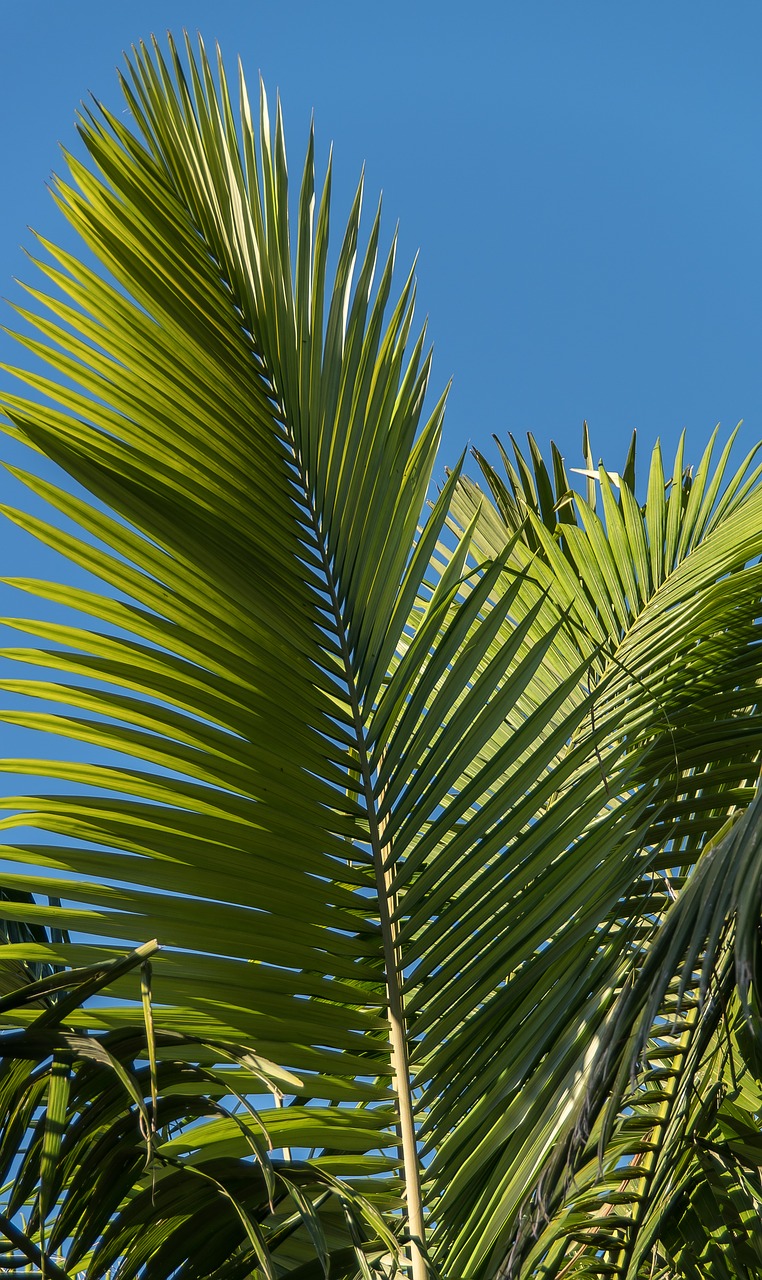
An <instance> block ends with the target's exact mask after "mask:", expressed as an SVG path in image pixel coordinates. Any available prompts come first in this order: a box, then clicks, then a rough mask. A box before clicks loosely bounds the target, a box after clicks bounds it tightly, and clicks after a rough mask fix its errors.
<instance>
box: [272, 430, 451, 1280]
mask: <svg viewBox="0 0 762 1280" xmlns="http://www.w3.org/2000/svg"><path fill="white" fill-rule="evenodd" d="M297 459H298V455H297ZM300 469H301V467H300ZM302 482H303V484H304V492H305V494H306V495H307V496H308V499H309V498H310V489H309V486H308V484H307V483H306V477H305V476H304V474H302ZM308 507H309V511H310V518H311V522H312V526H313V530H314V533H315V540H316V542H317V545H318V548H319V554H320V557H321V560H322V568H323V574H324V577H325V582H326V588H327V594H328V596H329V599H330V603H331V611H332V613H333V617H334V620H335V623H336V633H337V637H338V641H339V646H340V649H341V658H342V664H343V667H344V673H345V679H346V684H347V693H348V696H349V703H350V706H351V709H352V719H353V723H354V729H355V735H356V739H357V756H358V771H359V774H360V778H361V780H362V789H363V795H364V799H365V807H366V811H367V815H368V832H369V843H370V846H371V851H372V855H373V866H374V870H375V875H376V891H377V896H378V910H379V917H380V923H381V936H382V939H383V948H384V970H385V974H386V996H387V1016H388V1020H389V1040H390V1044H391V1067H392V1078H393V1083H394V1089H395V1092H396V1094H397V1106H398V1118H399V1126H398V1134H399V1138H400V1143H399V1146H398V1153H399V1157H400V1159H401V1162H402V1171H403V1181H404V1185H405V1200H406V1204H407V1218H408V1231H409V1236H410V1261H411V1277H412V1280H429V1270H428V1265H427V1262H426V1254H425V1225H424V1217H423V1197H422V1192H421V1177H420V1165H419V1161H418V1147H417V1142H416V1133H415V1117H414V1114H413V1096H412V1089H411V1085H410V1061H409V1057H408V1048H407V1030H406V1024H405V1009H404V999H403V995H402V984H401V981H400V977H401V972H402V965H401V960H400V954H399V945H398V926H397V924H396V922H395V920H394V894H393V887H392V882H393V873H392V870H391V868H390V866H389V852H390V849H389V843H388V841H387V840H386V836H385V828H386V822H385V821H381V820H379V816H378V811H377V806H376V796H375V792H374V787H373V771H372V768H371V764H370V760H369V759H368V751H367V747H366V742H365V726H364V723H363V717H362V709H361V706H360V696H359V693H358V690H357V685H356V683H355V679H354V674H353V671H352V663H351V657H350V652H349V646H348V644H347V638H346V634H345V630H344V621H343V618H342V613H341V605H340V602H339V597H338V594H337V591H336V583H335V581H334V576H333V572H332V569H331V565H330V562H329V560H328V556H327V553H326V549H325V545H324V541H323V537H322V533H321V530H320V528H319V525H318V521H317V519H316V514H315V511H314V507H313V504H312V501H311V500H309V501H308Z"/></svg>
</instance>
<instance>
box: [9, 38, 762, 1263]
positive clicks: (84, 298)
mask: <svg viewBox="0 0 762 1280" xmlns="http://www.w3.org/2000/svg"><path fill="white" fill-rule="evenodd" d="M123 89H124V93H125V95H126V101H127V106H128V111H129V116H124V115H122V114H117V115H112V114H111V113H109V112H108V111H107V110H105V109H103V108H101V107H98V108H97V110H95V112H94V114H93V115H87V116H84V117H83V118H82V120H81V122H80V132H81V136H82V139H83V142H84V145H85V147H86V149H87V153H88V155H89V164H88V165H85V164H83V163H82V162H81V161H80V160H78V159H76V158H75V157H73V156H70V157H68V166H69V171H70V176H69V178H68V179H67V180H57V182H56V185H55V192H54V194H55V198H56V200H57V202H58V204H59V205H60V208H61V210H62V211H63V213H64V215H65V216H66V218H67V219H68V220H69V222H70V224H71V226H72V227H73V229H74V231H75V232H76V233H77V235H78V237H79V238H80V240H81V242H82V251H81V254H80V255H79V256H78V257H75V256H73V255H72V254H71V253H70V252H69V251H67V250H64V249H63V248H58V247H56V246H55V245H53V244H50V243H48V242H42V244H41V250H42V252H41V256H40V259H39V261H38V263H37V265H38V267H39V273H41V274H39V273H38V277H37V279H38V284H37V285H36V286H35V287H31V286H30V287H29V288H28V292H29V295H30V299H31V301H30V305H29V309H21V310H20V323H19V334H18V337H19V341H20V342H21V344H22V346H23V347H24V348H25V349H26V353H27V354H26V366H27V367H26V368H25V369H22V370H15V371H14V372H16V373H17V374H18V375H19V377H20V378H21V380H22V382H23V383H24V386H23V387H22V388H21V390H20V391H19V392H18V394H12V393H11V392H10V391H9V392H7V393H5V394H4V395H3V396H2V405H3V408H4V411H5V414H6V423H5V431H6V433H7V435H8V436H9V437H11V438H12V439H13V440H15V441H17V442H20V443H21V444H23V445H26V446H29V448H30V449H31V451H32V453H33V454H35V453H36V455H37V456H38V457H39V455H43V456H44V458H47V459H49V460H51V461H52V462H53V463H54V464H57V467H58V468H59V471H60V472H61V473H63V475H64V480H63V482H59V481H57V480H55V479H54V478H53V477H52V475H51V471H50V468H49V467H48V466H47V464H43V465H41V466H35V465H31V469H29V470H21V469H20V468H18V467H15V466H14V467H12V468H10V470H11V472H12V474H13V476H14V477H15V479H16V480H17V481H20V482H22V483H23V484H24V485H26V486H27V487H28V489H29V490H30V491H31V494H32V495H33V501H32V503H31V507H32V509H33V511H34V514H31V513H29V512H25V511H23V510H19V509H15V508H13V509H12V508H10V507H6V508H5V515H6V517H7V519H8V520H11V521H14V522H15V523H16V524H17V525H18V526H20V527H21V529H22V530H24V531H26V532H28V533H30V534H32V535H34V537H36V538H37V539H39V540H40V541H41V542H42V543H44V544H45V545H46V546H47V547H48V548H50V549H52V550H53V551H56V552H60V553H61V554H62V555H63V556H64V557H66V558H68V559H69V560H70V561H72V562H73V563H74V565H75V566H77V567H78V572H77V576H76V578H74V579H72V578H71V576H69V577H68V578H67V574H66V573H63V574H62V575H61V579H60V581H45V582H43V581H38V580H31V579H23V580H22V579H19V578H10V577H9V578H7V579H6V581H7V582H8V583H10V584H11V585H12V586H13V587H15V588H17V589H18V590H19V592H24V593H25V594H26V595H27V596H28V597H31V598H32V600H33V601H34V602H37V604H36V606H35V607H33V608H32V610H31V613H33V614H36V616H34V617H18V618H13V619H9V620H6V621H7V626H8V628H10V629H11V630H14V631H16V632H20V633H26V635H27V636H31V637H34V639H33V641H32V642H31V643H29V642H27V643H26V646H25V647H20V646H16V645H10V644H9V646H8V647H7V648H6V649H5V651H4V655H3V656H4V663H5V670H7V671H9V672H11V674H10V675H9V676H8V677H7V678H5V679H4V680H3V681H2V688H3V690H4V691H5V696H6V702H5V708H4V709H3V710H2V713H1V714H2V717H3V720H4V721H5V722H6V723H7V724H8V725H16V726H21V728H22V729H24V730H26V729H30V728H32V729H37V730H40V731H41V732H42V734H43V735H45V736H46V740H48V741H49V742H50V743H51V744H53V743H55V742H57V741H58V742H63V746H62V747H60V748H56V747H55V746H52V747H51V749H52V750H53V751H56V750H58V751H59V756H60V758H57V759H49V760H44V761H41V760H38V759H8V760H5V761H4V763H3V766H2V767H3V769H4V770H5V771H6V772H7V773H8V774H9V775H16V776H19V777H21V778H22V779H23V777H24V776H27V777H30V778H37V779H39V778H46V779H49V780H51V781H50V782H49V783H48V784H47V787H48V789H47V790H45V791H44V793H42V794H33V795H31V796H30V795H21V796H9V797H6V798H5V799H4V800H3V806H4V808H5V811H6V813H7V817H6V818H5V819H4V820H3V827H4V829H5V830H6V831H7V832H8V843H7V844H6V845H5V847H4V853H3V857H4V861H3V862H2V864H1V870H0V889H1V890H2V899H1V900H0V918H1V919H2V920H3V921H4V922H5V923H4V936H5V946H4V947H3V950H2V957H1V958H0V983H2V987H1V988H0V989H1V990H2V991H3V992H4V995H3V997H2V999H1V1000H0V1019H2V1022H3V1024H4V1025H5V1027H6V1028H7V1029H6V1030H5V1031H4V1032H2V1033H0V1037H2V1038H1V1039H0V1052H1V1053H2V1055H3V1059H2V1067H1V1068H0V1093H1V1094H2V1101H1V1103H0V1113H1V1115H2V1128H1V1129H0V1165H2V1177H3V1179H4V1181H5V1183H6V1186H5V1191H4V1193H3V1197H2V1205H0V1209H1V1210H2V1217H0V1231H1V1232H4V1234H5V1238H6V1240H7V1248H8V1252H7V1254H6V1255H5V1258H4V1261H0V1265H4V1266H5V1267H6V1268H9V1269H11V1270H12V1269H13V1268H14V1267H15V1268H16V1269H17V1270H18V1269H19V1268H23V1267H27V1270H29V1269H30V1268H31V1269H34V1268H36V1269H37V1273H38V1274H44V1275H47V1276H50V1277H57V1278H59V1280H60V1278H61V1277H64V1276H68V1277H69V1278H70V1280H73V1278H74V1277H75V1276H80V1275H86V1276H88V1277H93V1278H95V1277H105V1276H109V1275H113V1276H119V1277H123V1278H124V1280H127V1277H135V1278H136V1280H137V1278H138V1277H140V1280H169V1277H183V1278H187V1280H191V1278H196V1280H202V1278H203V1277H215V1278H217V1277H218V1278H219V1280H223V1278H225V1280H227V1278H228V1277H230V1278H236V1277H240V1278H241V1280H244V1278H245V1277H258V1278H259V1280H262V1277H268V1278H270V1277H272V1278H275V1277H289V1278H290V1280H308V1278H310V1277H320V1276H322V1275H330V1276H332V1277H335V1278H336V1280H341V1278H342V1277H343V1278H345V1280H350V1277H355V1276H357V1277H359V1276H361V1275H362V1276H365V1277H369V1276H373V1275H376V1276H386V1277H390V1276H392V1275H393V1274H400V1273H408V1274H410V1275H412V1276H413V1278H414V1280H425V1278H426V1277H431V1278H432V1280H433V1278H434V1277H437V1276H440V1277H442V1278H443V1280H493V1278H494V1277H502V1278H507V1277H529V1276H537V1277H539V1276H542V1277H558V1278H559V1280H560V1278H561V1277H566V1276H569V1277H571V1276H580V1277H581V1276H587V1277H591V1276H606V1277H608V1276H614V1277H618V1278H619V1280H626V1278H627V1280H629V1278H632V1280H636V1278H638V1280H639V1278H640V1277H652V1278H653V1280H656V1277H662V1278H664V1280H666V1278H667V1277H674V1278H677V1277H691V1278H692V1277H725V1276H728V1277H730V1276H733V1277H736V1276H748V1277H756V1276H761V1275H762V1233H761V1232H760V1227H759V1221H760V1218H759V1214H760V1208H762V1182H761V1181H760V1165H762V1139H761V1138H760V1111H762V1092H761V1090H760V1078H761V1075H762V1073H761V1071H760V1065H761V1056H760V1043H759V1037H760V1026H761V1025H762V1024H761V1023H760V1008H759V1003H758V1000H759V997H758V992H759V989H760V963H761V957H760V942H759V921H760V914H761V911H760V906H761V902H760V899H761V897H762V846H760V842H759V830H760V825H759V820H758V813H759V808H760V804H762V800H759V799H756V798H755V795H756V776H757V773H758V769H759V761H758V757H759V750H760V731H759V718H758V715H757V687H758V683H759V675H760V669H759V659H758V638H757V625H758V614H759V598H760V594H762V567H761V566H760V564H759V560H760V556H762V486H761V485H760V476H761V475H762V469H761V468H759V467H756V468H755V465H754V457H753V455H751V456H749V457H748V458H746V459H744V460H742V461H741V462H740V465H737V463H736V462H735V461H734V459H735V453H734V451H733V443H734V441H733V439H732V438H731V440H729V441H728V442H727V444H726V445H725V446H724V448H723V450H722V453H721V456H720V457H719V459H716V457H715V445H716V441H715V440H714V439H713V440H712V442H711V444H710V445H709V447H708V448H707V450H706V452H705V454H704V456H703V458H702V460H701V462H700V464H699V466H698V468H697V469H696V471H695V474H694V472H693V471H692V470H691V469H686V467H685V465H684V460H683V446H682V444H681V445H680V448H679V449H678V453H677V457H676V459H675V461H674V464H673V465H672V466H671V467H668V468H667V470H666V472H665V470H664V463H663V459H662V454H661V451H660V449H659V447H658V446H657V448H656V449H655V451H654V453H653V456H652V457H651V459H650V462H649V465H648V468H647V473H646V474H645V475H644V476H643V477H642V478H639V477H637V476H636V459H635V445H634V441H633V445H632V447H631V450H630V453H629V456H628V458H627V460H626V463H625V466H624V468H623V470H622V472H621V474H618V473H612V472H609V471H607V470H605V469H604V468H603V467H602V466H598V465H597V464H596V462H595V460H594V455H593V453H592V449H591V446H590V442H589V439H588V437H587V434H586V433H585V438H584V442H583V454H584V458H583V461H584V466H583V469H582V473H581V478H580V479H579V483H577V478H576V477H575V476H574V473H572V474H571V476H570V474H568V473H567V470H566V468H565V465H564V462H563V460H562V458H561V456H560V454H559V453H558V452H557V451H556V450H554V451H553V455H552V459H551V465H550V467H547V466H546V465H545V463H544V462H543V460H542V458H541V456H540V454H539V451H538V450H537V447H536V445H535V443H534V441H532V440H531V439H530V442H529V454H528V456H525V455H524V454H523V453H522V451H521V450H520V449H519V448H518V447H517V446H516V445H515V444H512V447H511V449H510V451H508V450H507V449H504V448H502V447H501V450H500V452H501V455H502V461H501V465H500V468H499V469H497V468H495V467H493V466H491V465H490V464H489V463H488V462H487V460H486V459H485V458H483V457H481V456H478V455H477V461H478V462H479V465H480V468H481V473H482V483H481V487H480V486H479V485H477V484H476V483H475V482H474V481H473V480H471V479H468V478H467V477H466V476H465V475H464V474H463V473H462V469H461V467H460V466H459V467H457V468H456V469H455V470H454V471H452V472H450V473H448V474H447V477H446V480H445V482H444V484H443V486H442V488H441V490H440V491H439V492H438V494H437V493H434V490H433V488H432V484H433V481H434V480H435V475H436V473H435V470H434V468H435V461H436V457H437V448H438V444H439V438H440V434H441V425H442V416H443V412H444V397H442V398H441V399H439V400H438V401H437V400H431V401H430V400H429V399H428V397H427V387H428V380H429V373H430V355H429V354H428V353H427V351H426V347H425V332H424V331H419V330H416V329H415V327H414V315H413V310H414V299H415V284H414V279H413V276H412V274H411V275H410V276H409V277H408V278H407V279H406V280H405V282H404V284H403V286H402V289H401V291H400V292H399V293H397V294H395V293H394V278H393V269H394V243H392V246H391V249H390V250H389V251H388V253H387V254H386V256H383V255H381V250H380V245H381V230H380V219H379V215H378V214H377V215H376V217H375V218H374V219H373V221H372V223H371V225H370V227H369V229H368V230H367V231H366V232H365V233H363V232H361V226H360V214H361V203H362V184H360V187H359V188H358V191H357V195H356V198H355V201H354V203H353V206H352V209H351V212H350V216H349V220H348V223H347V226H346V229H345V231H344V233H343V238H342V239H341V240H340V243H339V245H338V248H337V251H336V252H333V251H331V249H330V248H329V213H330V193H331V170H330V164H329V167H328V172H327V175H326V177H325V179H324V181H323V183H322V186H320V184H318V183H317V180H316V175H315V153H314V143H313V139H312V137H310V139H309V143H308V148H307V156H306V161H305V164H304V168H303V172H302V178H301V183H300V185H299V190H298V193H297V195H296V197H295V198H292V196H291V195H290V191H289V185H288V170H287V163H286V152H285V143H284V135H283V123H282V118H281V111H280V107H279V106H278V109H277V111H276V115H275V121H274V127H271V123H270V119H269V116H268V105H267V101H266V98H265V95H264V92H262V94H261V97H260V112H259V120H258V122H255V120H254V118H253V114H252V110H251V108H250V105H249V98H248V96H247V92H246V87H245V83H244V80H243V77H242V76H241V77H240V80H239V107H238V110H237V111H236V110H235V109H234V107H233V103H232V101H231V95H230V91H229V88H228V83H227V81H226V78H225V75H224V72H223V69H222V66H221V65H218V66H217V68H216V69H214V68H213V67H212V65H211V64H210V63H209V61H208V60H207V58H206V55H205V54H204V51H203V47H201V49H200V51H199V55H198V57H194V55H193V52H192V50H191V49H190V47H188V48H187V49H186V51H185V64H184V66H183V62H182V60H181V58H180V57H179V55H178V53H177V52H176V50H175V48H174V46H173V45H172V44H171V43H170V47H169V59H168V63H167V62H165V60H164V58H163V57H162V54H161V52H160V50H159V48H158V47H157V46H153V48H152V49H151V50H150V51H148V50H146V49H144V48H141V49H140V50H138V51H135V52H134V54H133V57H132V59H131V61H130V62H129V63H128V72H127V77H126V79H125V80H124V81H123ZM329 264H331V265H330V267H329ZM432 493H434V497H433V499H432V497H431V495H432ZM43 506H44V507H45V508H46V510H47V513H48V514H47V515H44V514H42V510H43ZM83 571H84V572H83ZM84 575H88V576H87V579H85V576H84ZM16 664H18V666H17V665H16ZM17 670H19V671H20V673H21V674H18V675H17V674H16V671H17ZM38 785H41V786H42V787H43V788H44V787H45V785H46V784H45V783H42V784H39V783H38V784H33V785H32V786H31V787H30V789H31V790H32V791H36V790H37V787H38ZM51 785H52V789H51ZM22 789H23V788H22ZM153 939H156V940H157V941H158V944H159V949H158V950H157V949H156V948H155V945H154V944H153V942H152V940H153ZM149 956H150V959H149Z"/></svg>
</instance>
